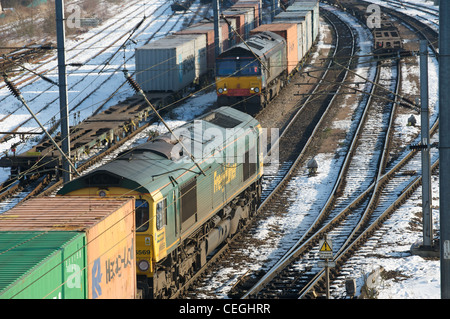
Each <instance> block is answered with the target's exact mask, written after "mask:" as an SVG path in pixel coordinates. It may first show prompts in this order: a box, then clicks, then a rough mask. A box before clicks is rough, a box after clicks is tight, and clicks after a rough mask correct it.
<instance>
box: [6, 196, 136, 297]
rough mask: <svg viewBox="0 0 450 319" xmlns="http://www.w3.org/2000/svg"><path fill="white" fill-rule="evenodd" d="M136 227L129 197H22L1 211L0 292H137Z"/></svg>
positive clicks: (52, 294)
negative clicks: (7, 208)
mask: <svg viewBox="0 0 450 319" xmlns="http://www.w3.org/2000/svg"><path fill="white" fill-rule="evenodd" d="M134 230H135V215H134V199H133V198H122V199H111V198H108V199H100V198H86V197H62V196H61V197H47V198H34V199H30V200H28V201H26V202H25V203H24V204H22V205H20V206H18V207H15V208H13V209H11V210H9V211H7V212H5V213H3V214H1V215H0V269H1V271H0V298H1V299H116V298H120V299H134V298H136V266H135V264H136V261H135V247H136V245H135V232H134Z"/></svg>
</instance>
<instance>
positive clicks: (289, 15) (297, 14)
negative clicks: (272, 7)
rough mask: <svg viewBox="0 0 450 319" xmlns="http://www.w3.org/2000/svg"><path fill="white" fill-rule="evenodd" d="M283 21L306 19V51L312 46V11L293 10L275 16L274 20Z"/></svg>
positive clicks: (304, 39)
mask: <svg viewBox="0 0 450 319" xmlns="http://www.w3.org/2000/svg"><path fill="white" fill-rule="evenodd" d="M278 21H283V23H299V22H302V21H304V23H303V29H304V32H303V34H304V36H305V37H304V38H303V41H304V42H306V51H305V52H304V53H306V52H307V51H308V50H309V49H310V48H311V46H312V43H313V40H312V37H313V35H312V12H303V11H291V12H280V13H279V14H277V15H276V16H275V18H274V21H273V22H275V23H276V22H278Z"/></svg>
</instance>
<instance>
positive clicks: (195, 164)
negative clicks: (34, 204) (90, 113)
mask: <svg viewBox="0 0 450 319" xmlns="http://www.w3.org/2000/svg"><path fill="white" fill-rule="evenodd" d="M261 134H262V129H261V126H260V124H259V123H258V121H257V120H255V119H254V118H253V117H251V116H250V115H248V114H245V113H243V112H240V111H238V110H235V109H233V108H230V107H222V108H219V109H217V110H214V111H212V112H210V113H208V114H206V115H204V116H202V117H201V118H199V119H197V120H194V121H192V122H189V123H187V124H185V125H183V126H181V127H179V128H177V129H176V130H175V131H174V135H176V136H177V138H174V136H173V135H171V134H170V133H167V134H163V135H160V136H158V137H156V138H154V139H153V140H151V141H149V142H146V143H143V144H142V145H139V146H137V147H135V148H132V149H130V150H127V151H125V152H123V153H122V154H120V155H119V156H118V157H117V158H116V159H115V160H114V161H111V162H109V163H107V164H105V165H103V166H101V167H99V168H97V169H95V170H93V171H91V172H90V173H88V174H86V175H84V176H82V177H79V178H77V179H75V180H73V181H71V182H68V183H67V184H66V185H65V186H64V187H63V188H62V189H61V190H60V191H59V192H58V194H59V195H65V196H87V197H124V196H133V197H135V201H136V210H135V214H136V261H137V276H138V278H137V280H138V288H140V289H142V290H143V292H144V296H145V297H148V298H167V297H170V296H171V294H172V293H173V292H174V291H176V290H177V289H178V288H179V287H180V285H182V284H183V283H185V282H186V281H187V280H189V278H190V277H191V276H192V275H193V274H194V273H195V272H196V271H197V270H198V269H200V268H201V267H202V266H203V265H204V264H205V262H206V257H207V256H208V255H210V254H211V253H213V252H214V250H215V249H216V248H217V247H219V246H220V245H221V244H222V243H223V242H224V241H225V240H226V239H227V238H228V237H230V236H232V235H233V234H235V233H236V231H237V230H238V229H239V227H240V226H241V225H242V223H245V220H247V219H248V218H250V217H251V216H252V215H253V214H254V213H255V212H256V208H257V205H258V204H259V201H260V198H261V177H262V173H263V154H262V147H261ZM180 144H181V145H180ZM86 200H89V199H86Z"/></svg>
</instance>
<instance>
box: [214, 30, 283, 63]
mask: <svg viewBox="0 0 450 319" xmlns="http://www.w3.org/2000/svg"><path fill="white" fill-rule="evenodd" d="M284 42H285V40H284V38H283V37H282V36H280V35H278V34H276V33H274V32H271V31H263V32H260V33H258V34H255V35H252V36H251V37H249V38H248V40H247V41H246V44H245V43H242V42H241V43H238V44H236V45H235V46H233V47H232V48H229V49H228V50H226V51H224V52H223V53H222V54H221V55H220V56H219V58H221V57H228V56H236V55H240V54H244V53H245V54H248V55H251V56H253V54H256V55H257V56H263V55H266V54H268V53H269V52H270V51H271V50H272V49H273V48H274V47H276V46H278V45H279V44H280V43H284ZM247 45H248V46H247ZM248 47H250V48H251V51H252V52H250V50H249V48H248Z"/></svg>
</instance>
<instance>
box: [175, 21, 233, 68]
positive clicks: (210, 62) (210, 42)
mask: <svg viewBox="0 0 450 319" xmlns="http://www.w3.org/2000/svg"><path fill="white" fill-rule="evenodd" d="M178 34H203V35H204V36H205V39H206V50H207V67H208V71H210V72H214V65H215V61H216V51H215V43H214V42H215V37H214V23H211V22H208V23H203V22H200V23H197V24H195V25H192V26H190V27H188V28H186V29H184V30H181V31H178V32H175V33H174V35H178ZM228 34H229V32H228V24H226V23H225V22H220V23H219V43H220V47H221V51H220V52H222V51H224V50H226V49H228Z"/></svg>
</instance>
